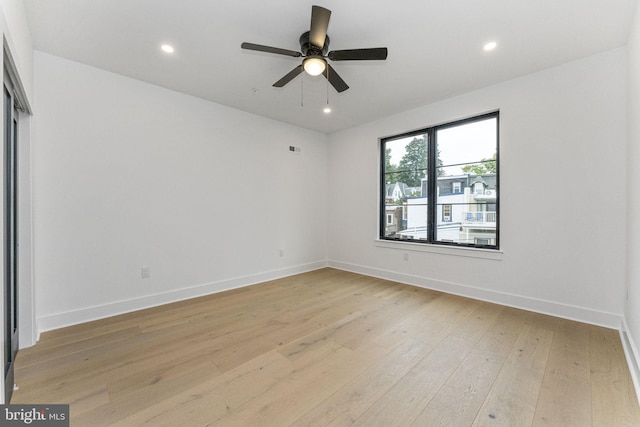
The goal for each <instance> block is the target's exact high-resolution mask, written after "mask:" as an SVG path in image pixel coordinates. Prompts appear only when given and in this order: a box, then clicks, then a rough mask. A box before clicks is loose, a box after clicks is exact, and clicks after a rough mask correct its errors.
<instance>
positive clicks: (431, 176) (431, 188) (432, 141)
mask: <svg viewBox="0 0 640 427" xmlns="http://www.w3.org/2000/svg"><path fill="white" fill-rule="evenodd" d="M492 118H495V120H496V160H495V161H496V174H495V175H496V177H495V178H496V190H495V191H496V202H495V212H496V229H495V244H488V245H485V244H474V243H461V242H451V241H442V240H436V238H435V235H436V233H435V227H436V226H437V224H438V221H437V214H438V204H437V191H438V190H437V186H438V183H437V170H438V166H437V164H436V162H437V158H438V156H437V136H436V135H437V132H438V131H439V130H442V129H447V128H452V127H456V126H461V125H465V124H470V123H474V122H478V121H482V120H487V119H492ZM418 135H427V238H426V239H405V238H398V237H388V236H385V231H386V218H385V208H386V179H385V176H386V172H385V148H386V143H387V142H388V141H394V140H398V139H403V138H409V137H412V136H418ZM379 146H380V165H379V172H380V207H379V209H380V211H379V215H380V220H379V221H378V223H379V231H378V238H379V239H380V240H387V241H394V242H407V241H408V242H412V243H420V244H424V245H437V246H448V247H449V246H454V247H465V248H479V249H494V250H499V249H500V111H499V110H496V111H492V112H489V113H484V114H480V115H477V116H472V117H468V118H465V119H460V120H455V121H451V122H447V123H443V124H439V125H434V126H429V127H426V128H423V129H418V130H414V131H410V132H406V133H403V134H399V135H393V136H389V137H384V138H380V144H379ZM478 160H480V159H478ZM432 200H435V201H436V202H435V203H432Z"/></svg>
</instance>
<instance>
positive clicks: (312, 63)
mask: <svg viewBox="0 0 640 427" xmlns="http://www.w3.org/2000/svg"><path fill="white" fill-rule="evenodd" d="M302 65H303V66H304V70H305V71H306V72H307V74H309V75H310V76H319V75H320V74H322V73H323V72H324V69H325V68H326V67H327V63H326V61H325V60H324V59H323V58H321V57H319V56H310V57H309V58H306V59H305V60H304V61H303V63H302Z"/></svg>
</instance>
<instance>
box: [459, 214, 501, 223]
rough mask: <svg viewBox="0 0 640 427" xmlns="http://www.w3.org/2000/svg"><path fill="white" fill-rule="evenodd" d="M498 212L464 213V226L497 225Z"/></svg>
mask: <svg viewBox="0 0 640 427" xmlns="http://www.w3.org/2000/svg"><path fill="white" fill-rule="evenodd" d="M496 219H497V215H496V212H462V223H463V224H495V223H496Z"/></svg>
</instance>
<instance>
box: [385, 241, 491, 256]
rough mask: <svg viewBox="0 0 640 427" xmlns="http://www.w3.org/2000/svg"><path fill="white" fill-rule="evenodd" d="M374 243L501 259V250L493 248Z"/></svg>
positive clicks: (394, 242)
mask: <svg viewBox="0 0 640 427" xmlns="http://www.w3.org/2000/svg"><path fill="white" fill-rule="evenodd" d="M375 245H376V246H377V247H379V248H388V249H397V250H403V251H414V252H429V253H435V254H442V255H453V256H462V257H468V258H480V259H489V260H494V261H502V255H503V252H502V251H501V250H495V249H479V248H465V247H460V246H444V245H432V244H425V243H414V242H408V241H395V240H381V239H376V240H375Z"/></svg>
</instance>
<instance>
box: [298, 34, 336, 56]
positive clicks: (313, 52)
mask: <svg viewBox="0 0 640 427" xmlns="http://www.w3.org/2000/svg"><path fill="white" fill-rule="evenodd" d="M309 33H310V32H309V31H307V32H305V33H302V35H301V36H300V51H301V52H302V55H303V56H327V52H329V36H326V37H325V39H324V46H322V49H320V48H319V47H317V46H314V45H312V44H311V42H310V41H309Z"/></svg>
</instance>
